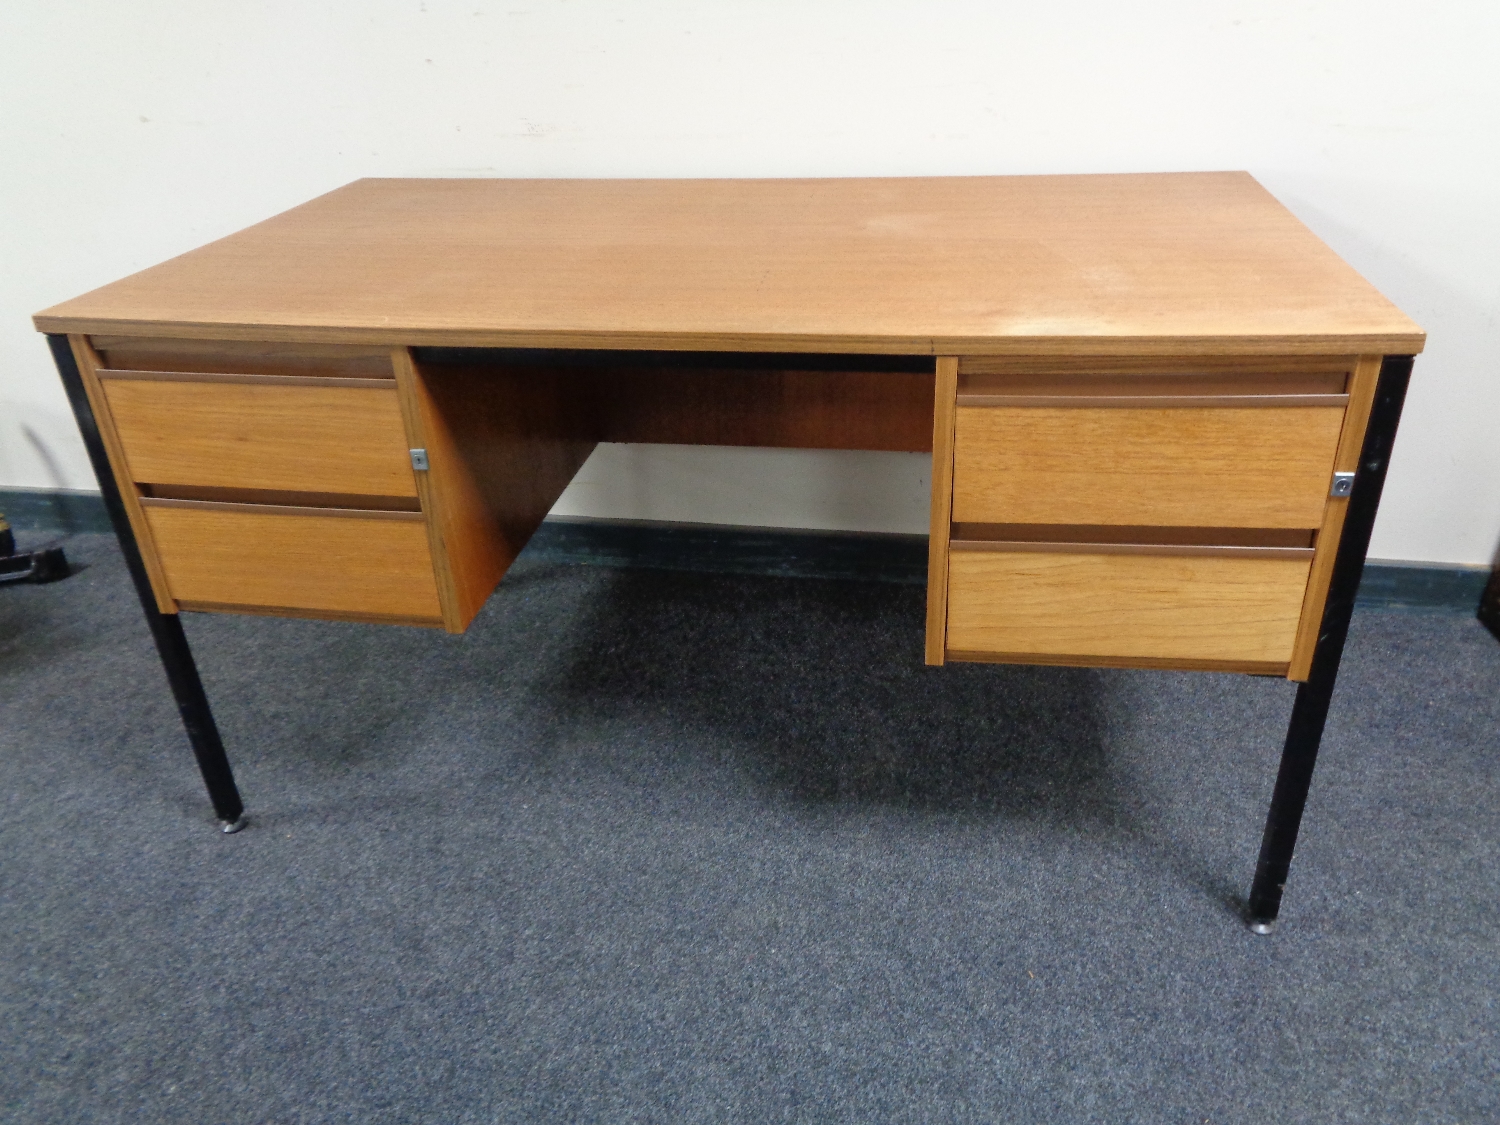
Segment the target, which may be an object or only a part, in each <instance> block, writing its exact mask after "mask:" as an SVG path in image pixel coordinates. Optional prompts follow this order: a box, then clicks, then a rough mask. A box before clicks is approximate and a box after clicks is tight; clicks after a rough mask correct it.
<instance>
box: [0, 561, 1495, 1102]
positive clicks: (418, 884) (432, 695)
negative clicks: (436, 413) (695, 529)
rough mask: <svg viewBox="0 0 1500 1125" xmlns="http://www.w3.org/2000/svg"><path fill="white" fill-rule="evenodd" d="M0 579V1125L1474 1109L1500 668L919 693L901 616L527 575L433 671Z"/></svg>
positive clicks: (442, 650)
mask: <svg viewBox="0 0 1500 1125" xmlns="http://www.w3.org/2000/svg"><path fill="white" fill-rule="evenodd" d="M68 549H69V552H70V555H71V556H72V557H73V558H74V559H75V560H76V561H77V562H78V563H80V564H84V567H85V569H83V570H82V571H81V573H79V574H77V575H75V576H74V577H72V578H70V579H68V580H67V581H64V582H61V583H58V584H56V585H53V586H46V587H24V588H14V587H13V588H0V802H3V804H0V809H3V813H0V815H3V823H0V1107H3V1113H0V1117H3V1118H4V1120H5V1121H7V1122H11V1123H23V1122H24V1123H30V1122H68V1123H82V1122H115V1121H119V1122H126V1121H129V1122H193V1123H195V1125H203V1123H207V1122H217V1121H223V1122H236V1123H237V1122H325V1121H327V1122H333V1121H351V1122H353V1121H358V1122H406V1121H419V1122H429V1121H430V1122H510V1121H526V1122H554V1121H557V1122H595V1121H598V1122H629V1121H671V1122H699V1121H702V1122H779V1121H806V1122H823V1121H830V1122H842V1121H848V1122H916V1121H922V1122H927V1121H931V1122H945V1121H1019V1122H1025V1121H1108V1122H1116V1121H1119V1122H1134V1121H1139V1122H1153V1123H1154V1122H1185V1123H1186V1122H1191V1123H1195V1125H1196V1123H1202V1122H1205V1121H1207V1122H1214V1123H1220V1122H1232V1121H1246V1122H1257V1123H1264V1122H1267V1121H1277V1122H1282V1121H1298V1122H1301V1121H1306V1122H1384V1121H1390V1122H1417V1121H1420V1122H1482V1121H1495V1120H1497V1119H1500V1043H1497V1030H1500V1012H1497V1010H1496V993H1497V985H1500V968H1497V956H1496V951H1497V914H1500V911H1497V907H1496V902H1497V892H1500V846H1497V837H1500V817H1497V816H1496V810H1497V808H1500V779H1497V774H1496V769H1495V762H1496V750H1497V741H1500V740H1497V737H1496V735H1497V731H1500V691H1497V685H1500V645H1497V644H1496V643H1495V641H1494V639H1493V638H1492V637H1490V636H1489V635H1488V634H1486V633H1485V632H1484V631H1483V630H1482V629H1481V628H1480V627H1479V626H1478V625H1477V624H1476V623H1475V622H1474V621H1472V620H1471V619H1469V618H1467V617H1464V616H1458V615H1444V614H1414V613H1407V614H1402V613H1369V612H1361V613H1360V614H1359V615H1357V616H1356V619H1355V623H1354V629H1353V632H1352V636H1351V641H1350V647H1349V651H1348V654H1347V657H1346V659H1345V665H1344V674H1343V679H1342V682H1341V686H1340V689H1339V692H1338V695H1337V698H1336V701H1335V706H1334V712H1333V715H1332V718H1331V720H1330V728H1329V732H1328V735H1327V738H1326V739H1325V741H1324V754H1323V759H1322V762H1321V764H1320V767H1319V772H1318V776H1317V778H1316V780H1315V782H1314V788H1313V794H1312V799H1311V802H1310V805H1309V808H1308V819H1307V823H1306V828H1305V831H1304V834H1303V841H1302V845H1301V847H1300V850H1299V854H1298V856H1297V861H1296V863H1295V865H1294V868H1293V872H1292V881H1291V884H1290V887H1289V889H1288V893H1287V897H1286V903H1285V908H1284V911H1283V925H1282V929H1281V930H1280V932H1279V933H1278V934H1277V935H1276V936H1274V937H1272V938H1260V937H1255V936H1253V935H1251V934H1249V933H1248V932H1247V931H1246V930H1245V929H1244V927H1243V926H1242V925H1241V924H1240V923H1239V921H1238V920H1237V910H1238V907H1239V897H1240V895H1241V894H1242V892H1243V891H1244V889H1245V887H1246V885H1247V883H1248V880H1249V876H1250V872H1251V868H1252V865H1253V862H1254V856H1255V850H1256V847H1257V845H1258V841H1259V834H1260V826H1261V818H1262V817H1263V815H1264V811H1265V803H1266V800H1267V798H1268V796H1269V792H1270V785H1271V779H1272V777H1273V774H1274V768H1275V762H1276V756H1277V753H1278V751H1279V744H1280V738H1281V735H1282V732H1283V729H1284V724H1285V721H1286V718H1287V714H1288V708H1289V706H1290V703H1291V695H1292V691H1291V688H1290V687H1289V686H1288V685H1287V684H1285V683H1283V682H1279V681H1275V680H1267V679H1254V678H1249V677H1237V676H1227V675H1207V674H1196V675H1194V674H1175V673H1148V672H1113V671H1081V670H1049V669H1034V668H1006V667H982V666H960V667H950V668H947V669H941V670H939V669H928V668H925V667H924V666H923V665H922V663H921V640H922V638H921V629H922V605H921V603H922V591H921V590H920V589H919V588H912V587H903V586H895V585H879V584H871V583H857V582H829V581H811V580H796V579H774V578H749V577H723V576H707V575H694V574H682V573H663V572H657V571H646V570H611V569H606V568H601V567H583V566H563V565H557V564H552V563H547V562H543V561H534V560H530V561H529V560H525V559H524V558H523V561H522V562H521V563H520V564H519V565H518V566H517V568H516V570H515V571H513V572H512V574H511V575H510V576H509V577H508V578H507V579H506V580H505V582H504V583H503V584H502V586H501V589H500V591H499V592H498V593H497V595H496V596H495V597H494V598H493V599H491V602H490V604H489V606H488V607H487V608H486V610H485V611H484V613H483V614H482V615H481V617H480V618H479V620H478V621H476V622H475V624H474V626H473V628H472V629H471V630H470V632H469V633H468V634H467V635H466V636H464V637H462V638H453V637H448V636H444V635H442V634H439V633H435V632H428V631H423V630H416V629H399V628H375V627H366V626H359V625H347V624H327V623H318V622H308V621H280V620H270V619H257V618H235V617H191V618H189V619H188V633H189V636H190V638H191V639H192V642H193V644H194V646H195V648H196V651H197V653H198V657H199V662H200V665H201V668H202V671H203V674H204V678H205V681H206V683H207V685H208V690H209V695H210V698H211V699H212V700H213V702H214V704H215V707H216V710H217V714H218V717H219V722H220V725H221V727H222V729H223V732H224V736H225V739H226V742H227V743H228V745H229V747H230V753H231V756H232V759H233V761H234V764H235V767H236V769H237V771H238V774H239V780H240V783H241V787H242V789H243V791H244V793H245V796H246V799H247V802H248V804H249V806H250V810H251V815H252V818H253V822H252V827H251V828H250V829H249V830H248V831H245V832H243V833H241V834H239V835H237V836H230V837H224V836H220V835H219V834H217V833H216V832H215V831H214V829H213V823H212V818H211V814H210V812H209V809H208V806H207V802H206V801H205V800H204V797H203V795H202V792H201V789H200V787H199V784H198V781H197V778H196V774H195V772H194V769H193V766H192V762H191V759H190V757H189V754H188V750H187V747H186V744H185V741H184V739H183V736H182V734H181V731H180V728H179V726H178V724H177V721H176V715H175V712H174V709H173V707H172V704H171V700H170V697H169V695H168V693H167V690H166V686H165V682H164V680H163V677H162V674H161V672H160V670H159V666H158V665H157V663H156V661H155V658H154V653H153V651H152V649H151V647H150V643H149V640H148V637H147V634H146V631H145V628H144V626H143V624H142V623H141V621H140V620H139V615H138V610H137V607H136V605H135V603H134V595H133V593H132V592H131V591H130V589H129V587H128V584H127V581H126V578H125V575H124V569H123V566H122V565H121V563H120V560H119V556H118V554H117V552H116V551H115V549H114V548H113V546H112V544H111V543H110V542H109V541H108V540H107V539H106V538H104V537H102V536H77V537H74V538H73V539H72V540H70V541H69V543H68Z"/></svg>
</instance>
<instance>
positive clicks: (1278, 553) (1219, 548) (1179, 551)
mask: <svg viewBox="0 0 1500 1125" xmlns="http://www.w3.org/2000/svg"><path fill="white" fill-rule="evenodd" d="M948 549H949V550H951V551H995V552H1000V551H1012V552H1014V551H1033V552H1037V553H1039V554H1053V555H1055V554H1073V555H1085V554H1086V555H1170V556H1174V557H1177V558H1187V557H1189V556H1207V555H1220V556H1223V557H1225V558H1261V559H1306V560H1308V561H1309V562H1311V561H1312V557H1313V549H1312V548H1311V547H1244V546H1226V545H1222V544H1213V543H1201V544H1199V543H1194V544H1184V543H1090V542H1087V541H1078V542H1064V543H1038V542H1034V541H1027V540H1004V539H954V540H952V541H951V542H950V543H949V545H948Z"/></svg>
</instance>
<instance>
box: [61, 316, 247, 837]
mask: <svg viewBox="0 0 1500 1125" xmlns="http://www.w3.org/2000/svg"><path fill="white" fill-rule="evenodd" d="M47 343H48V345H49V346H50V347H51V349H52V359H53V361H54V362H55V363H56V364H57V372H58V374H59V375H60V376H61V377H62V382H63V387H64V388H65V389H66V390H67V394H68V403H69V405H70V406H72V408H73V415H74V417H75V418H76V419H77V420H78V431H79V433H80V434H81V435H82V436H83V444H84V446H85V447H86V448H87V450H88V455H89V462H90V463H91V464H92V465H93V467H94V475H95V476H97V477H98V478H99V491H100V492H101V493H102V494H103V497H104V506H105V508H106V510H107V511H108V512H109V518H110V522H111V523H112V524H113V525H114V529H115V535H116V536H117V537H118V538H119V540H120V550H121V552H122V553H123V554H124V556H125V565H126V566H127V567H128V568H129V570H130V577H131V580H132V581H133V582H134V583H135V589H136V593H137V594H138V595H139V596H140V599H141V608H142V610H144V611H145V614H146V624H147V625H148V626H149V627H150V629H151V636H152V638H153V639H154V640H155V641H156V650H157V652H158V653H160V654H161V662H162V667H163V668H164V669H165V670H166V673H167V682H168V683H170V684H171V686H172V695H173V696H174V697H175V698H176V700H177V710H178V712H179V713H180V714H181V715H182V725H183V726H184V727H185V728H187V736H188V741H189V742H190V743H191V744H192V747H193V756H194V757H196V758H197V759H198V769H199V771H200V772H201V773H202V774H203V783H204V785H206V786H207V787H208V797H209V800H210V801H212V802H213V807H214V814H215V815H216V816H217V817H218V818H219V821H220V824H221V825H222V830H223V831H224V832H226V833H227V832H238V831H239V830H240V829H241V828H243V827H245V824H246V819H245V805H244V802H243V801H241V800H240V793H239V789H238V788H237V787H236V786H235V784H234V773H233V771H232V770H231V769H230V768H229V758H228V757H227V756H226V755H225V753H224V743H223V742H222V741H221V740H220V738H219V728H218V727H217V726H216V725H215V723H214V716H213V711H212V710H210V709H209V706H208V696H207V695H206V694H204V691H203V681H202V680H200V679H199V678H198V666H197V665H196V664H195V663H194V662H193V652H192V649H190V648H189V647H188V642H187V636H186V635H185V634H184V633H183V631H182V621H181V619H180V618H179V617H178V615H177V614H175V613H163V612H162V610H161V607H160V606H159V604H158V602H157V599H156V593H155V591H154V590H153V589H152V586H151V579H150V577H149V575H148V574H147V572H146V564H145V561H144V559H143V558H142V557H141V550H140V546H139V545H138V544H137V542H136V537H135V531H134V529H133V528H132V527H131V524H130V518H129V516H128V515H127V514H126V511H125V504H124V501H123V500H122V499H121V498H120V490H119V487H118V485H117V484H116V482H115V474H114V472H113V470H112V469H111V468H110V463H109V454H108V452H107V451H106V450H105V447H104V440H103V438H102V437H101V435H100V432H99V425H98V422H97V420H96V419H95V417H94V409H93V406H92V404H91V403H90V402H89V397H88V393H87V391H86V390H85V389H84V385H83V377H82V375H81V374H80V373H79V370H78V362H77V359H76V358H75V357H74V355H73V351H72V348H71V346H70V345H69V343H68V338H67V337H66V336H61V335H49V336H48V337H47Z"/></svg>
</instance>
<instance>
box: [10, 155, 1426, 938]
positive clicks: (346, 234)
mask: <svg viewBox="0 0 1500 1125" xmlns="http://www.w3.org/2000/svg"><path fill="white" fill-rule="evenodd" d="M35 322H36V327H37V328H38V329H39V330H41V331H43V332H46V333H49V334H50V342H51V345H52V351H53V354H54V356H55V358H56V361H57V366H58V369H59V371H60V372H61V374H62V378H63V382H64V383H65V385H66V387H67V390H68V394H69V398H70V399H71V402H72V406H73V410H74V412H75V413H76V414H77V417H78V424H79V428H80V429H81V430H82V433H83V437H84V441H85V443H86V445H87V446H88V450H89V455H90V457H91V458H92V461H93V465H94V469H95V472H96V473H97V474H98V476H99V483H100V487H101V488H102V490H103V492H104V496H105V500H106V503H107V504H108V506H109V510H110V514H111V517H112V519H113V521H114V525H115V529H116V531H117V532H118V534H119V537H120V542H121V545H122V547H123V549H124V552H125V557H126V560H127V562H128V563H129V566H130V570H131V574H132V576H133V577H134V580H135V584H136V587H137V589H138V591H139V592H140V596H141V602H142V605H143V606H144V607H145V611H146V617H147V620H148V621H149V622H150V625H151V628H152V631H153V633H154V635H155V638H156V643H157V646H158V648H159V649H160V652H161V655H162V659H163V662H164V664H165V665H166V670H167V675H168V678H169V680H170V681H171V684H172V688H173V691H174V693H175V695H176V697H177V702H178V705H179V707H180V709H181V711H182V717H183V721H184V723H185V724H186V726H187V731H188V736H189V738H190V740H191V742H192V745H193V749H194V751H195V753H196V755H197V758H198V764H199V766H200V767H201V769H202V772H203V776H204V780H205V782H206V783H207V786H208V790H209V795H210V797H211V799H212V801H213V805H214V809H215V811H216V812H217V814H218V816H219V817H220V819H221V820H222V821H223V822H224V825H225V829H226V831H232V830H234V829H236V828H238V827H239V826H241V825H242V824H243V823H244V820H243V812H244V809H243V805H242V804H241V801H240V796H239V793H238V791H237V790H236V788H235V784H234V779H233V776H232V774H231V773H230V768H229V763H228V760H227V758H226V757H225V754H224V750H223V746H222V745H221V743H220V740H219V736H218V732H217V730H216V728H215V726H214V721H213V716H212V714H211V712H210V710H209V706H208V702H207V699H206V697H205V695H204V692H203V688H202V685H201V683H200V682H199V679H198V674H197V670H196V668H195V667H194V664H193V659H192V654H191V652H190V651H189V649H188V646H187V643H186V640H185V639H184V636H183V632H182V628H181V625H180V624H179V621H178V617H177V614H178V612H179V611H181V610H203V611H225V612H234V613H268V614H282V615H293V616H308V617H324V618H344V619H353V620H359V621H377V622H392V623H401V624H415V625H433V626H442V627H444V628H446V629H447V630H449V631H450V632H455V633H457V632H462V631H463V630H464V628H465V627H466V626H467V625H468V624H469V622H470V620H471V619H472V618H473V617H474V615H475V614H476V613H477V612H478V611H479V609H480V607H481V606H482V605H483V604H484V601H485V599H486V598H487V597H488V596H489V594H490V592H491V591H492V590H493V589H494V588H495V585H496V583H497V582H498V581H499V580H500V578H501V576H502V575H503V574H504V573H505V570H506V568H507V567H508V566H509V565H510V564H511V562H512V561H513V560H514V559H515V557H516V555H517V553H518V552H519V551H520V550H521V548H522V547H523V546H524V545H525V543H526V540H527V538H528V537H529V536H530V535H531V533H532V532H533V531H534V530H535V529H536V527H537V525H538V524H539V523H540V521H541V519H542V517H543V516H544V515H545V514H546V512H547V510H548V509H549V508H550V507H551V506H552V504H553V502H554V501H555V500H556V499H557V496H558V494H559V493H560V492H561V491H562V490H563V488H564V487H565V486H566V485H567V483H568V481H569V480H570V479H571V478H572V476H573V474H574V473H575V472H576V471H577V469H578V467H579V466H580V465H581V464H582V463H583V461H584V459H585V458H586V457H587V456H588V455H589V452H590V451H591V450H592V449H593V448H594V445H595V443H596V442H599V441H650V442H678V443H694V444H726V445H767V446H783V447H803V448H822V449H883V450H918V451H926V450H931V451H932V454H933V472H932V532H931V548H930V564H929V571H928V609H927V662H928V663H929V664H943V663H944V662H946V661H955V660H984V661H1009V662H1025V663H1041V664H1072V665H1104V666H1110V667H1144V668H1188V669H1214V670H1221V671H1235V672H1249V673H1256V674H1264V675H1278V676H1286V677H1288V678H1289V679H1292V680H1295V681H1300V682H1301V687H1300V688H1299V689H1298V692H1297V700H1296V703H1295V705H1294V709H1293V712H1292V719H1291V727H1290V730H1289V732H1288V735H1287V741H1286V747H1285V750H1284V752H1283V756H1282V763H1281V769H1280V773H1279V775H1278V777H1277V780H1276V788H1275V791H1274V794H1273V796H1272V799H1271V809H1270V814H1269V817H1268V820H1267V825H1266V834H1265V839H1264V842H1263V844H1262V849H1261V855H1260V861H1259V865H1258V866H1257V869H1256V873H1255V880H1254V884H1253V886H1252V888H1251V892H1250V899H1249V920H1250V923H1251V925H1252V928H1255V929H1257V930H1259V931H1261V932H1267V931H1269V929H1270V928H1271V925H1272V923H1273V922H1274V920H1275V918H1276V914H1277V911H1278V909H1279V907H1280V902H1281V895H1282V888H1283V886H1284V884H1285V881H1286V877H1287V872H1288V870H1289V867H1290V864H1291V856H1292V847H1293V845H1294V843H1295V840H1296V835H1297V829H1298V825H1299V823H1300V820H1301V816H1302V808H1303V804H1304V801H1305V798H1306V795H1307V789H1308V784H1309V782H1310V780H1311V776H1312V770H1313V765H1314V761H1315V758H1316V755H1317V749H1318V743H1319V740H1320V738H1321V736H1322V731H1323V725H1324V720H1325V718H1326V716H1327V711H1328V704H1329V699H1330V696H1331V694H1332V691H1333V684H1334V678H1335V676H1336V674H1337V671H1338V664H1339V658H1340V655H1341V653H1342V651H1343V645H1344V638H1345V635H1346V632H1347V629H1348V625H1349V618H1350V614H1351V612H1352V610H1353V603H1354V594H1355V590H1356V588H1357V586H1358V584H1359V577H1360V571H1361V569H1362V567H1363V565H1364V556H1365V550H1366V547H1367V545H1368V542H1369V537H1370V529H1371V526H1372V524H1373V522H1374V518H1375V509H1376V506H1377V504H1378V503H1379V498H1380V492H1381V487H1382V484H1383V482H1384V477H1385V471H1386V464H1387V459H1388V456H1389V453H1390V448H1391V443H1392V440H1393V439H1394V437H1395V432H1396V425H1397V421H1398V419H1399V416H1400V412H1401V404H1402V400H1403V397H1404V395H1405V390H1406V385H1407V381H1408V379H1409V377H1410V373H1411V365H1412V359H1411V357H1412V356H1413V355H1414V354H1415V353H1416V352H1418V351H1420V350H1421V348H1422V345H1423V341H1424V336H1423V333H1422V331H1421V330H1420V329H1419V328H1417V326H1416V325H1414V324H1413V323H1412V322H1411V321H1410V320H1408V319H1407V318H1406V317H1405V316H1404V315H1402V314H1401V312H1400V311H1399V310H1397V309H1396V308H1395V307H1394V306H1392V305H1391V304H1390V303H1389V302H1388V301H1386V300H1385V299H1384V298H1383V297H1381V296H1380V294H1379V293H1377V292H1376V291H1375V290H1374V289H1372V288H1371V287H1370V286H1369V285H1368V284H1367V283H1366V282H1365V281H1364V280H1362V279H1361V278H1360V277H1359V276H1358V275H1357V274H1355V273H1354V271H1353V270H1351V269H1350V268H1349V267H1348V266H1347V265H1345V264H1344V263H1343V262H1342V261H1340V260H1339V258H1338V257H1336V256H1335V255H1334V254H1333V252H1332V251H1330V250H1329V249H1328V248H1327V247H1326V246H1324V245H1323V244H1322V243H1321V242H1320V241H1318V239H1317V238H1315V237H1314V236H1313V235H1312V234H1311V233H1310V232H1309V231H1308V230H1307V229H1306V228H1305V227H1303V226H1302V225H1301V224H1300V223H1299V222H1297V220H1296V219H1294V218H1293V217H1292V216H1291V215H1290V214H1289V213H1288V212H1287V211H1286V210H1285V209H1283V208H1282V207H1281V206H1280V205H1279V204H1278V203H1277V202H1276V201H1275V200H1274V199H1272V198H1271V197H1270V196H1269V195H1268V194H1267V193H1266V192H1265V191H1264V190H1263V189H1262V188H1261V187H1260V186H1259V185H1258V184H1257V183H1256V182H1255V181H1254V180H1252V179H1251V178H1250V177H1249V176H1248V175H1245V174H1243V173H1232V172H1230V173H1202V174H1198V173H1194V174H1182V175H1121V176H1026V177H998V178H954V179H876V180H747V181H724V180H697V181H690V180H655V181H650V180H614V181H610V180H571V181H536V180H361V181H359V182H358V183H354V184H350V185H349V186H347V187H344V188H341V189H339V190H338V191H335V192H332V193H330V194H328V195H325V196H323V197H321V198H319V199H315V200H313V201H312V202H311V203H308V204H305V205H304V206H301V207H298V208H295V209H293V210H291V211H288V212H286V213H285V214H283V215H279V216H277V217H275V218H273V219H270V220H268V221H266V222H263V223H260V224H258V225H257V226H253V227H251V228H250V229H248V230H245V231H242V232H240V233H239V234H236V235H232V236H230V237H229V238H225V239H222V240H220V241H218V242H215V243H213V244H211V245H209V246H205V247H203V248H202V249H199V250H195V251H193V252H192V253H189V254H185V255H183V256H182V257H180V258H175V259H173V260H172V261H169V262H166V263H164V264H162V265H159V266H156V267H154V268H152V269H148V270H146V271H144V272H142V273H138V274H136V275H134V276H133V277H128V278H126V279H124V280H123V281H118V282H116V283H114V284H113V285H108V286H105V287H104V288H103V289H98V290H95V291H94V292H92V293H89V294H87V295H85V296H83V297H79V298H77V299H76V300H73V301H69V302H67V303H65V304H62V305H58V306H57V307H55V308H52V309H48V310H47V311H46V312H43V313H40V314H38V315H37V317H36V321H35Z"/></svg>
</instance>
